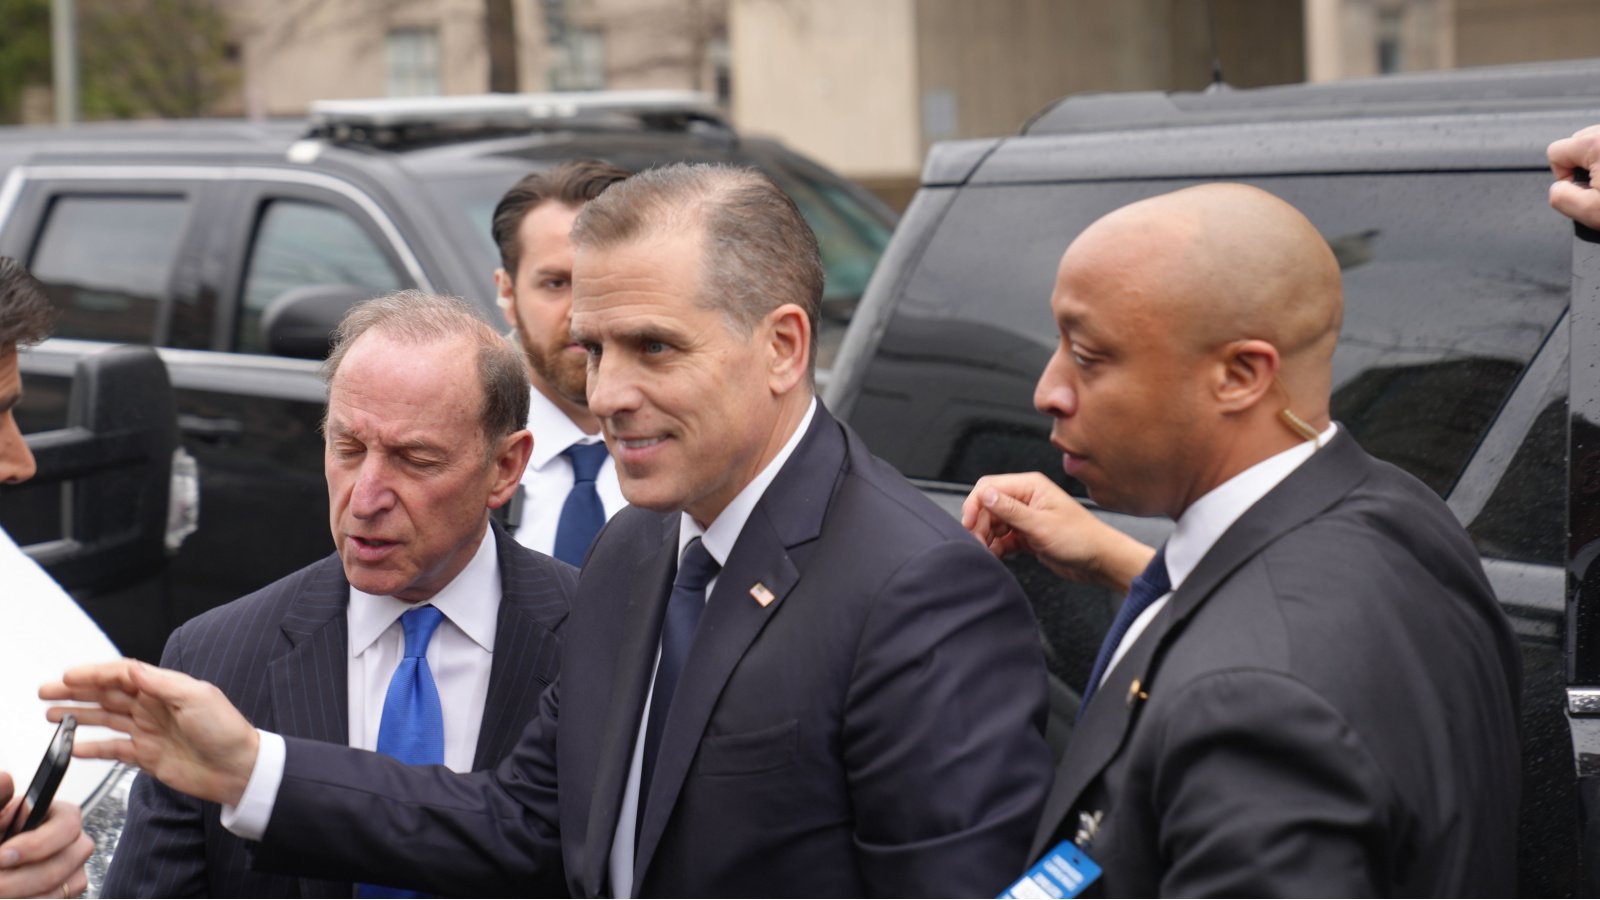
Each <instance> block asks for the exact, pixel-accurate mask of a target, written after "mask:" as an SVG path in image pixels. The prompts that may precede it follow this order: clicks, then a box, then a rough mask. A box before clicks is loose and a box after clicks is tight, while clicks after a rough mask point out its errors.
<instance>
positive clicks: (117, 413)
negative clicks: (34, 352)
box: [25, 346, 178, 591]
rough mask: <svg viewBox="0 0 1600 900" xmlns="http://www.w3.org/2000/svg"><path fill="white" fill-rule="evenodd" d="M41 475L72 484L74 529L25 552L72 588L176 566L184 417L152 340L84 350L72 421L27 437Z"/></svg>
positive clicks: (67, 524) (68, 525)
mask: <svg viewBox="0 0 1600 900" xmlns="http://www.w3.org/2000/svg"><path fill="white" fill-rule="evenodd" d="M27 440H28V448H29V449H30V450H32V451H33V455H34V458H35V460H36V461H37V462H38V467H39V470H38V473H37V474H36V475H35V476H34V480H35V481H41V482H63V481H64V482H69V484H68V486H67V488H66V490H65V491H64V493H63V504H64V509H63V515H62V524H63V532H64V534H63V535H62V536H61V537H60V538H59V539H57V540H52V541H46V542H44V543H41V544H30V545H29V546H28V547H26V548H25V551H26V552H27V554H28V555H29V556H31V557H32V558H33V559H34V561H35V562H37V563H39V565H41V566H43V567H44V568H45V569H46V570H47V571H49V573H50V575H51V576H52V577H54V578H55V579H56V580H57V581H59V582H61V585H62V587H65V588H67V589H69V590H91V591H92V590H95V589H98V588H103V587H104V588H110V587H117V586H120V585H125V584H129V583H132V582H133V581H136V580H138V579H141V578H144V577H146V576H149V575H152V574H154V573H155V572H158V571H160V569H161V567H162V566H164V565H165V564H166V560H167V552H166V534H167V514H168V501H169V497H170V494H171V487H172V459H173V452H174V451H175V450H176V449H177V447H178V423H177V413H176V408H175V406H174V404H173V399H172V383H171V382H170V381H168V379H167V367H166V366H165V365H164V364H163V363H162V362H161V357H160V356H157V355H156V352H155V351H154V350H153V349H151V348H149V347H131V346H127V347H113V348H111V349H109V350H105V351H102V352H100V353H92V354H89V355H88V356H84V357H81V358H80V359H79V360H78V361H77V366H76V368H75V370H74V372H73V377H72V395H71V398H70V400H68V403H67V427H65V428H59V429H56V430H55V431H45V432H38V433H35V434H30V435H28V436H27Z"/></svg>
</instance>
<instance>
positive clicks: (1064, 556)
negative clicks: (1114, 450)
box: [961, 472, 1155, 592]
mask: <svg viewBox="0 0 1600 900" xmlns="http://www.w3.org/2000/svg"><path fill="white" fill-rule="evenodd" d="M961 524H962V526H964V527H965V528H966V529H967V530H968V531H970V532H972V533H973V535H975V536H976V537H977V538H978V540H980V541H982V542H983V544H984V546H986V547H988V548H989V551H990V552H991V553H993V554H994V555H995V556H998V557H1002V558H1004V557H1006V556H1010V555H1012V554H1014V553H1031V554H1033V555H1034V556H1036V557H1038V559H1039V561H1040V562H1042V563H1044V564H1045V565H1046V566H1047V567H1049V569H1050V570H1051V571H1052V572H1055V573H1056V574H1057V575H1060V576H1061V577H1062V578H1066V579H1069V580H1071V581H1082V582H1088V583H1090V584H1101V585H1105V586H1106V587H1110V588H1114V589H1116V590H1118V591H1122V592H1126V591H1127V590H1128V585H1129V584H1131V583H1132V582H1133V579H1134V578H1136V577H1138V575H1139V573H1140V572H1142V571H1144V567H1145V566H1146V565H1147V564H1148V563H1149V561H1150V558H1151V557H1152V556H1154V555H1155V551H1154V550H1151V549H1150V548H1149V547H1147V546H1145V545H1144V544H1141V543H1139V542H1138V541H1137V540H1134V539H1133V538H1131V537H1129V536H1128V535H1126V534H1123V533H1122V532H1120V531H1118V530H1116V529H1115V528H1112V527H1111V526H1110V525H1107V524H1106V523H1104V522H1102V521H1100V520H1099V519H1097V518H1095V516H1094V514H1093V513H1091V512H1089V510H1087V509H1085V508H1084V506H1083V504H1081V503H1079V502H1078V501H1077V500H1074V499H1073V498H1072V497H1071V496H1070V495H1068V494H1067V492H1066V491H1063V490H1062V489H1061V488H1060V487H1059V486H1058V485H1056V484H1055V482H1053V481H1051V480H1050V479H1048V478H1046V477H1044V476H1043V475H1041V474H1040V473H1038V472H1027V473H1022V474H1016V475H986V476H984V477H983V478H980V479H978V483H977V484H976V485H974V486H973V488H972V493H970V494H968V495H967V499H966V502H964V503H962V505H961Z"/></svg>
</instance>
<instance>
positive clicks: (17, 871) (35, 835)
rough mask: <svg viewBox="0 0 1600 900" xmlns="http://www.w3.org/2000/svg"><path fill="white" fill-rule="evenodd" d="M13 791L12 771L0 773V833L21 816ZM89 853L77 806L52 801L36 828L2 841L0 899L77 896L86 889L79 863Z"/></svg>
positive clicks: (90, 846)
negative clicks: (13, 819)
mask: <svg viewBox="0 0 1600 900" xmlns="http://www.w3.org/2000/svg"><path fill="white" fill-rule="evenodd" d="M15 792H16V785H15V783H14V782H13V781H12V780H11V776H10V774H8V773H6V772H0V833H4V832H5V829H6V826H7V825H8V824H10V822H11V820H12V818H14V817H15V816H17V815H19V814H20V808H21V806H22V798H21V797H13V796H12V795H13V794H14V793H15ZM93 852H94V841H92V840H90V839H89V837H88V836H87V835H85V834H84V833H83V821H82V819H80V818H79V815H78V808H77V807H76V806H74V805H72V804H71V803H53V804H51V806H50V812H49V814H48V815H46V816H45V820H44V821H43V822H42V823H40V825H39V827H38V828H35V829H34V830H32V831H29V832H24V833H23V834H19V835H17V836H16V837H14V838H11V839H10V840H8V841H6V842H5V843H3V844H0V897H53V896H56V895H57V894H60V895H61V896H64V897H76V896H78V895H79V894H81V893H83V892H84V890H86V889H87V888H88V887H89V876H88V875H87V874H86V873H85V872H84V870H83V864H84V862H86V861H87V860H88V859H89V855H90V854H92V853H93Z"/></svg>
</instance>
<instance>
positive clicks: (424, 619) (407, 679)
mask: <svg viewBox="0 0 1600 900" xmlns="http://www.w3.org/2000/svg"><path fill="white" fill-rule="evenodd" d="M442 621H444V613H442V612H440V611H439V610H438V608H437V607H433V606H420V607H417V608H416V609H413V610H410V611H409V612H407V613H405V614H404V615H402V616H400V624H401V626H402V627H404V628H405V630H406V655H405V658H404V659H402V660H400V665H398V666H396V667H395V670H394V677H393V678H391V679H389V693H388V694H387V695H386V696H385V697H384V698H383V723H382V724H381V725H379V726H378V752H379V753H385V754H388V755H389V756H392V757H394V758H395V759H398V760H400V761H401V762H403V763H406V764H407V765H413V766H421V765H442V764H443V763H444V710H443V709H442V708H441V707H440V706H439V688H438V687H437V686H436V685H435V684H434V683H433V672H432V671H431V670H430V669H429V668H428V659H427V653H428V641H430V640H432V638H433V632H434V630H435V629H437V628H438V627H439V623H440V622H442ZM359 888H360V889H359V890H358V891H357V896H359V897H425V896H428V895H426V894H419V893H417V892H416V891H406V890H400V889H397V888H390V887H384V886H383V885H376V884H363V885H360V886H359Z"/></svg>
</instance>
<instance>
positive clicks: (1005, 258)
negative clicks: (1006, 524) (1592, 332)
mask: <svg viewBox="0 0 1600 900" xmlns="http://www.w3.org/2000/svg"><path fill="white" fill-rule="evenodd" d="M1547 182H1548V178H1547V177H1546V176H1545V175H1543V174H1538V173H1532V172H1529V173H1465V174H1462V173H1450V174H1440V175H1415V174H1405V175H1392V176H1386V175H1349V176H1314V177H1311V176H1306V177H1284V178H1263V179H1258V180H1255V181H1254V182H1253V183H1255V184H1257V185H1258V186H1260V187H1262V188H1264V189H1266V190H1269V191H1272V192H1273V193H1275V194H1277V195H1278V196H1280V197H1283V198H1284V199H1285V200H1287V201H1289V202H1290V203H1293V204H1294V205H1295V206H1297V207H1299V208H1300V209H1301V210H1302V211H1303V212H1305V213H1306V215H1307V216H1309V217H1310V219H1311V220H1312V222H1314V223H1315V224H1316V225H1317V227H1318V228H1319V229H1320V230H1321V231H1322V233H1323V235H1324V236H1325V237H1326V238H1327V239H1328V241H1329V243H1330V244H1331V245H1332V247H1333V249H1334V251H1335V254H1336V255H1337V256H1338V258H1339V260H1340V264H1341V267H1342V269H1343V271H1344V288H1345V298H1346V306H1345V320H1344V329H1343V333H1342V335H1341V338H1340V343H1339V349H1338V352H1337V353H1336V355H1335V357H1334V397H1333V412H1334V417H1335V418H1336V419H1338V420H1339V421H1341V422H1342V423H1344V424H1345V425H1346V426H1347V427H1348V428H1349V429H1350V431H1351V432H1352V433H1353V434H1354V435H1355V436H1356V438H1357V439H1358V440H1360V441H1361V442H1362V443H1363V444H1364V445H1366V446H1367V448H1368V449H1369V450H1371V451H1372V452H1373V453H1374V454H1375V455H1377V456H1379V457H1382V458H1384V459H1387V460H1389V461H1391V462H1394V463H1396V464H1397V465H1400V466H1401V467H1403V468H1405V469H1407V470H1408V471H1410V472H1411V473H1412V474H1414V475H1416V476H1417V477H1418V478H1420V479H1421V480H1422V481H1424V482H1425V483H1427V484H1428V486H1429V487H1431V488H1433V489H1434V490H1435V491H1437V492H1439V493H1440V494H1446V493H1448V492H1449V490H1450V488H1451V486H1452V485H1453V484H1454V482H1455V479H1456V477H1457V475H1458V474H1459V473H1460V470H1461V468H1462V466H1463V465H1464V464H1465V462H1466V461H1467V459H1468V457H1469V456H1470V455H1471V452H1472V450H1473V448H1474V447H1475V446H1476V445H1477V442H1478V440H1479V439H1480V438H1481V437H1482V435H1483V433H1484V431H1485V430H1486V429H1487V428H1488V426H1489V424H1490V423H1491V422H1492V421H1493V418H1494V415H1495V412H1496V411H1497V410H1498V409H1499V407H1500V404H1501V403H1502V402H1503V401H1504V400H1505V397H1506V395H1507V394H1508V393H1509V392H1510V390H1511V389H1512V387H1513V386H1515V384H1516V381H1517V378H1518V377H1519V375H1520V373H1521V372H1522V370H1523V369H1524V368H1525V367H1526V365H1527V364H1528V361H1529V360H1530V359H1531V358H1532V356H1533V354H1534V353H1535V352H1536V351H1537V350H1538V348H1539V346H1540V343H1541V341H1542V340H1543V338H1544V336H1545V334H1546V332H1548V331H1549V329H1550V328H1551V327H1552V326H1553V325H1554V323H1555V321H1556V319H1557V318H1558V317H1559V315H1560V313H1561V310H1562V308H1563V307H1564V306H1565V305H1566V302H1567V295H1568V291H1569V288H1568V279H1569V273H1570V261H1569V260H1568V258H1567V256H1568V254H1567V252H1566V246H1567V239H1566V233H1565V232H1566V229H1567V227H1568V226H1567V225H1566V224H1565V223H1564V222H1563V221H1561V219H1560V217H1559V216H1551V215H1550V214H1549V210H1548V208H1547V207H1546V206H1545V200H1544V198H1545V192H1546V187H1547ZM1191 183H1194V182H1187V181H1161V182H1093V183H1080V184H1057V185H1027V186H982V187H968V188H966V189H963V190H962V192H961V194H960V195H959V196H958V197H957V198H956V199H955V201H954V202H953V203H952V205H951V207H950V210H949V212H948V214H947V215H946V216H945V218H944V220H943V221H942V222H941V223H940V225H939V227H938V229H937V230H936V231H935V233H934V234H933V237H932V240H931V242H930V243H929V245H928V247H927V248H926V250H925V251H924V252H923V253H922V255H921V258H920V259H919V260H918V261H917V262H916V264H915V266H914V271H912V273H911V274H910V275H909V276H908V277H907V280H906V281H905V283H904V284H902V285H900V286H898V288H897V293H898V294H899V300H898V305H897V306H896V308H895V312H894V316H893V318H892V319H891V321H890V324H889V327H888V329H887V331H886V333H885V334H884V337H883V340H882V343H881V345H880V346H879V348H878V351H877V353H876V354H875V355H874V357H873V362H872V365H871V367H870V368H869V369H868V371H867V373H866V375H865V377H864V379H863V382H862V389H861V394H860V397H859V399H858V400H857V405H856V407H855V409H854V411H853V412H852V414H851V421H852V424H854V425H855V426H856V427H857V428H858V429H859V430H860V431H861V433H862V435H863V436H864V437H865V438H866V439H867V441H868V442H869V443H870V444H872V446H873V448H874V449H875V450H876V452H878V453H879V454H880V455H882V456H884V457H885V458H886V459H888V460H889V461H890V462H892V463H894V464H895V465H896V466H898V467H900V469H901V470H902V471H903V472H905V473H906V474H907V475H910V476H912V477H918V478H927V479H933V480H938V481H949V482H956V483H963V484H964V483H970V482H971V481H973V480H975V479H976V478H977V477H978V476H980V475H983V474H985V473H988V472H995V471H1016V470H1027V469H1037V470H1040V471H1043V472H1046V473H1049V474H1051V475H1052V477H1055V478H1057V479H1058V480H1060V481H1061V482H1062V483H1063V484H1065V485H1066V486H1067V487H1068V489H1069V490H1074V491H1076V492H1079V493H1081V487H1080V486H1078V485H1076V484H1075V483H1069V479H1067V478H1066V476H1065V475H1064V474H1062V472H1061V466H1060V457H1059V455H1058V454H1057V453H1056V452H1055V451H1053V450H1052V449H1051V448H1050V447H1049V445H1048V444H1047V443H1046V435H1047V434H1048V430H1049V425H1048V422H1047V421H1046V420H1045V419H1044V417H1043V416H1041V415H1040V414H1039V413H1037V412H1036V411H1034V409H1033V403H1032V394H1033V385H1034V382H1035V380H1036V379H1037V378H1038V376H1039V373H1040V371H1041V370H1042V369H1043V368H1044V365H1045V363H1046V361H1047V360H1048V359H1049V357H1050V354H1051V352H1052V351H1053V348H1054V346H1055V341H1056V329H1055V325H1054V322H1053V321H1052V320H1051V316H1050V312H1049V307H1048V298H1049V296H1050V291H1051V287H1052V284H1053V282H1054V277H1055V270H1056V264H1057V262H1058V261H1059V258H1060V255H1061V252H1062V250H1063V249H1064V248H1065V247H1066V245H1067V244H1068V243H1069V242H1070V241H1071V239H1072V238H1073V237H1074V236H1076V235H1077V234H1078V232H1080V231H1081V230H1083V228H1084V227H1085V226H1087V225H1088V224H1089V223H1091V222H1093V221H1094V220H1095V219H1096V218H1098V217H1100V216H1101V215H1103V214H1105V213H1106V212H1109V211H1110V210H1112V209H1115V208H1117V207H1119V206H1122V205H1123V204H1126V203H1128V202H1130V201H1132V200H1135V199H1138V198H1140V197H1144V196H1150V195H1154V194H1158V193H1164V192H1166V191H1170V190H1174V189H1177V188H1180V187H1184V186H1186V185H1187V184H1191ZM1440 310H1449V314H1448V315H1441V314H1440V312H1439V311H1440Z"/></svg>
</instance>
